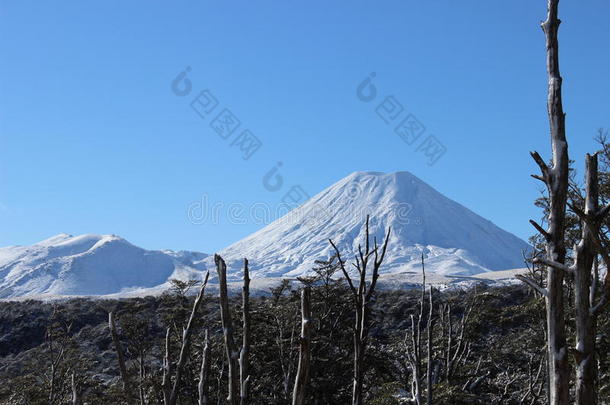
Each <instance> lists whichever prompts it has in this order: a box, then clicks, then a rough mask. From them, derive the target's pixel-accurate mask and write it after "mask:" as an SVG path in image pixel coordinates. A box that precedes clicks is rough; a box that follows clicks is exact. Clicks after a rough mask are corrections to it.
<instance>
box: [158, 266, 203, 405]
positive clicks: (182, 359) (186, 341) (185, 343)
mask: <svg viewBox="0 0 610 405" xmlns="http://www.w3.org/2000/svg"><path fill="white" fill-rule="evenodd" d="M209 277H210V272H209V271H208V272H207V273H206V275H205V280H204V282H203V284H202V285H201V289H200V290H199V294H197V298H195V302H194V304H193V309H192V311H191V316H190V317H189V320H188V322H187V324H186V328H185V329H184V330H183V331H182V344H181V346H180V355H179V357H178V363H176V376H175V377H174V385H173V387H172V392H171V395H170V397H169V404H166V405H176V402H177V400H178V391H179V390H180V383H181V380H182V372H183V371H184V365H185V364H186V359H187V357H188V353H189V349H190V347H191V336H192V335H193V325H194V323H195V316H196V315H197V310H198V309H199V307H200V306H201V302H202V301H203V295H204V294H205V287H206V286H207V285H208V278H209Z"/></svg>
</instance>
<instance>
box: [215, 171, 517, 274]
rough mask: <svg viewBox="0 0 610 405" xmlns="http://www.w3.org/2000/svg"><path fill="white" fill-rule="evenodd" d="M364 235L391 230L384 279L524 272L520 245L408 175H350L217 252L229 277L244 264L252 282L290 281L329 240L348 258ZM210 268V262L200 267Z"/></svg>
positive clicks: (324, 254)
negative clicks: (407, 274)
mask: <svg viewBox="0 0 610 405" xmlns="http://www.w3.org/2000/svg"><path fill="white" fill-rule="evenodd" d="M366 215H370V218H371V219H370V232H371V235H374V236H375V237H376V238H377V240H378V241H382V240H383V237H384V231H385V230H386V229H387V227H388V226H391V228H392V231H391V234H390V242H389V245H388V252H387V255H386V259H385V261H384V264H383V265H382V269H381V272H382V273H405V272H420V271H421V270H420V268H421V254H422V253H423V254H424V256H425V258H426V269H427V271H429V272H435V273H439V274H443V275H473V274H477V273H483V272H487V271H491V270H506V269H513V268H520V267H523V259H522V251H523V250H527V249H528V248H529V246H528V245H527V243H525V242H524V241H523V240H521V239H519V238H517V237H516V236H514V235H512V234H510V233H508V232H506V231H504V230H502V229H500V228H499V227H497V226H496V225H494V224H493V223H492V222H490V221H488V220H486V219H484V218H482V217H480V216H478V215H477V214H475V213H474V212H472V211H470V210H469V209H467V208H465V207H464V206H462V205H460V204H458V203H456V202H455V201H452V200H450V199H448V198H447V197H445V196H443V195H442V194H440V193H439V192H437V191H436V190H434V189H433V188H432V187H430V186H429V185H427V184H426V183H424V182H423V181H421V180H420V179H418V178H417V177H415V176H414V175H412V174H411V173H409V172H397V173H389V174H386V173H379V172H356V173H353V174H351V175H349V176H347V177H346V178H344V179H342V180H340V181H339V182H337V183H336V184H334V185H332V186H331V187H329V188H327V189H326V190H324V191H322V192H321V193H319V194H317V195H316V196H314V197H313V198H311V199H310V200H309V201H307V202H306V203H305V204H303V205H302V206H300V207H299V208H296V209H295V210H293V211H291V212H289V213H288V214H287V215H285V216H284V217H282V218H280V219H278V220H277V221H275V222H273V223H271V224H269V225H268V226H266V227H265V228H263V229H261V230H260V231H258V232H256V233H253V234H251V235H250V236H248V237H246V238H245V239H242V240H240V241H239V242H237V243H234V244H233V245H231V246H229V247H227V248H226V249H223V250H222V251H220V252H219V253H220V255H221V256H223V258H225V260H226V261H227V265H228V267H229V270H230V272H229V274H230V276H231V277H230V278H231V279H233V280H237V279H239V278H240V277H241V265H242V258H243V257H247V258H248V260H249V262H250V272H251V275H252V276H253V277H295V276H298V275H301V274H305V273H307V272H308V271H310V270H311V268H312V266H313V265H314V261H315V260H316V259H321V258H328V257H329V256H330V255H332V253H333V252H332V251H331V246H330V244H329V242H328V239H329V238H332V239H333V241H334V242H335V243H336V244H337V245H338V247H339V248H340V249H341V250H342V257H343V258H344V259H352V258H353V257H354V253H355V252H356V251H357V248H358V244H359V243H362V241H363V236H364V227H363V224H364V221H365V218H366ZM204 262H205V263H206V264H207V265H208V266H212V265H213V262H212V258H211V257H209V258H208V259H206V260H205V261H204Z"/></svg>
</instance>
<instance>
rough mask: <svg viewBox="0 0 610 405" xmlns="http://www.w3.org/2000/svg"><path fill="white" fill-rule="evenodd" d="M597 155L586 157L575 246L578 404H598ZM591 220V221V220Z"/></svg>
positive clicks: (575, 354)
mask: <svg viewBox="0 0 610 405" xmlns="http://www.w3.org/2000/svg"><path fill="white" fill-rule="evenodd" d="M598 198H599V192H598V183H597V155H593V156H591V155H589V154H587V156H586V197H585V209H584V213H583V221H582V236H581V240H580V242H579V243H578V244H577V245H576V246H575V248H574V250H575V258H574V304H575V310H576V316H575V321H576V348H575V351H574V356H575V358H576V404H578V405H595V404H596V403H597V395H596V386H595V384H596V377H597V362H596V359H595V329H596V325H595V323H596V322H595V316H594V315H593V314H592V313H591V282H592V278H591V272H592V270H593V262H594V261H595V257H596V255H597V252H596V250H595V246H594V238H595V236H594V235H595V233H596V232H597V227H596V226H595V225H594V224H593V223H591V222H593V221H595V219H594V218H593V217H594V216H595V215H597V213H598ZM589 218H591V219H589Z"/></svg>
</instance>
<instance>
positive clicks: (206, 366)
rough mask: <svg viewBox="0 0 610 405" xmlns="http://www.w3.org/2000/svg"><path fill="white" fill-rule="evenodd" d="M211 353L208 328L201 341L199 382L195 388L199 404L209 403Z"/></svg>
mask: <svg viewBox="0 0 610 405" xmlns="http://www.w3.org/2000/svg"><path fill="white" fill-rule="evenodd" d="M211 355H212V348H211V347H210V340H209V334H208V330H207V329H206V330H205V338H204V341H203V350H202V353H201V369H200V370H199V384H198V385H197V390H198V392H199V405H209V401H210V399H209V379H210V366H211V362H212V359H211Z"/></svg>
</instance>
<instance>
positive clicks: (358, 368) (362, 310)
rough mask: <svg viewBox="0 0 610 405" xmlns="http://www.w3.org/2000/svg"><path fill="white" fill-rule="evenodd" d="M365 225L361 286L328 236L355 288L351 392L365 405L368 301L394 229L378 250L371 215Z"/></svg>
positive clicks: (360, 253) (356, 403)
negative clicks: (371, 233)
mask: <svg viewBox="0 0 610 405" xmlns="http://www.w3.org/2000/svg"><path fill="white" fill-rule="evenodd" d="M365 226H366V228H365V231H366V236H365V248H364V252H363V251H362V245H358V254H357V255H356V263H355V266H356V269H357V270H358V275H359V278H360V280H359V284H358V288H356V287H355V286H354V283H353V281H352V278H351V276H350V275H349V273H348V272H347V270H346V268H345V261H343V260H342V259H341V253H340V252H339V249H337V246H336V245H335V244H334V243H333V241H332V240H330V239H329V242H330V244H331V245H332V247H333V248H334V249H335V252H336V254H337V259H338V260H339V264H340V265H341V271H342V272H343V276H344V277H345V279H346V280H347V283H348V284H349V288H350V290H351V291H352V298H353V302H354V308H355V310H356V325H355V328H354V387H353V393H352V404H353V405H362V403H363V382H364V372H365V363H364V354H365V350H366V344H367V340H368V334H369V326H370V325H369V321H368V316H369V311H370V309H369V303H370V299H371V296H372V295H373V293H374V292H375V287H376V285H377V279H378V278H379V267H381V263H382V262H383V258H384V256H385V253H386V249H387V246H388V240H389V238H390V231H391V229H390V228H388V232H387V234H386V237H385V241H384V242H383V247H382V250H381V253H379V248H378V246H377V238H374V239H373V240H374V242H373V245H374V247H373V249H371V248H370V237H369V216H368V215H367V217H366V225H365ZM373 256H374V260H373V271H372V274H371V284H370V286H369V287H368V288H367V285H366V276H367V266H368V264H369V260H370V258H371V257H373Z"/></svg>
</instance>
